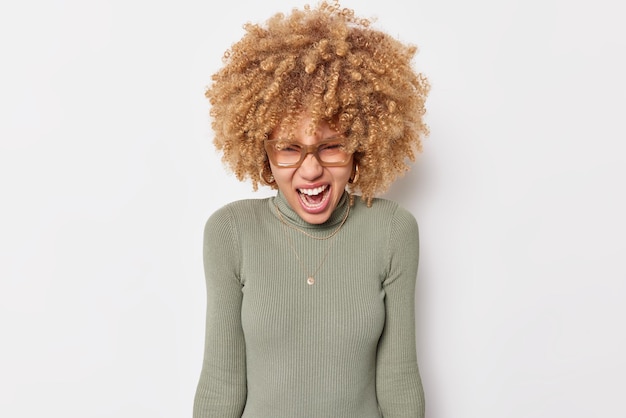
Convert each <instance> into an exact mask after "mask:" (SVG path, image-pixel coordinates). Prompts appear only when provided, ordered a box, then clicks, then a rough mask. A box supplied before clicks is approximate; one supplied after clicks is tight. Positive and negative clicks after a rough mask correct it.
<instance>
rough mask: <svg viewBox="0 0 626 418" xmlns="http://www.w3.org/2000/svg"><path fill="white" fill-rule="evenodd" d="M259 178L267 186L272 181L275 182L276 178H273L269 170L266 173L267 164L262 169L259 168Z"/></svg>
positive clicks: (271, 183) (270, 184)
mask: <svg viewBox="0 0 626 418" xmlns="http://www.w3.org/2000/svg"><path fill="white" fill-rule="evenodd" d="M261 178H262V179H263V181H264V182H265V183H266V184H267V185H268V186H272V185H273V184H274V183H276V179H275V178H274V175H273V174H272V172H271V170H270V172H269V174H268V167H267V166H264V167H263V169H261Z"/></svg>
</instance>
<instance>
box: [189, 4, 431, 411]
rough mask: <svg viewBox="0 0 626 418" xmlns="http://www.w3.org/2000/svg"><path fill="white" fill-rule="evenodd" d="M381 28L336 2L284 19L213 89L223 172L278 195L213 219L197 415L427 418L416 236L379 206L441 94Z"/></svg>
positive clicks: (235, 58)
mask: <svg viewBox="0 0 626 418" xmlns="http://www.w3.org/2000/svg"><path fill="white" fill-rule="evenodd" d="M369 23H370V22H369V21H367V20H364V19H359V18H357V17H355V16H354V13H353V12H352V11H351V10H347V9H341V8H340V7H339V5H338V4H337V3H333V4H329V3H326V2H322V3H320V4H319V5H318V6H317V7H316V8H310V7H308V6H307V7H305V8H304V10H293V11H292V12H291V14H289V15H287V16H285V15H282V14H277V15H275V16H273V17H272V18H270V19H269V20H268V21H267V22H266V23H265V24H264V25H253V24H248V25H246V27H245V29H246V34H245V35H244V36H243V38H242V39H241V40H240V41H239V42H237V43H235V44H234V45H233V46H232V47H231V49H230V50H229V51H227V53H226V54H225V56H224V66H223V68H222V69H221V70H219V71H218V72H217V73H216V74H214V75H213V77H212V80H213V82H212V84H211V86H210V87H209V88H208V89H207V91H206V96H207V98H208V99H209V100H210V104H211V116H212V118H213V122H212V127H213V129H214V131H215V140H214V142H215V145H216V147H217V148H218V149H219V150H221V151H222V152H223V160H224V162H225V163H226V164H227V165H228V166H229V167H230V168H231V169H232V170H233V171H234V173H235V174H236V176H237V178H238V179H240V180H246V179H249V180H251V182H252V185H253V188H254V189H255V190H256V189H257V187H258V185H259V184H263V185H266V186H269V187H271V188H274V189H277V194H276V196H275V197H272V198H268V199H250V200H243V201H237V202H233V203H231V204H228V205H226V206H224V207H223V208H221V209H219V210H218V211H216V212H215V213H214V214H213V215H212V216H211V217H210V218H209V220H208V221H207V224H206V228H205V241H204V262H205V272H206V283H207V317H206V346H205V356H204V363H203V368H202V372H201V376H200V382H199V384H198V388H197V392H196V397H195V403H194V417H195V418H208V417H219V418H223V417H238V418H239V417H245V418H283V417H285V418H286V417H288V418H302V417H325V418H326V417H333V418H344V417H345V418H348V417H354V418H374V417H376V418H380V417H385V418H389V417H423V416H424V399H423V390H422V385H421V381H420V376H419V371H418V366H417V360H416V350H415V321H414V289H415V279H416V274H417V262H418V230H417V224H416V222H415V219H414V217H413V216H412V215H411V214H410V213H409V212H408V211H406V210H404V209H403V208H401V207H399V206H398V205H397V204H396V203H394V202H391V201H389V200H385V199H380V198H375V195H376V194H378V193H381V192H383V191H385V190H386V189H387V188H388V186H389V185H390V184H391V183H392V182H393V180H395V179H396V178H397V177H398V176H399V175H401V174H402V173H403V172H404V171H405V170H406V169H407V165H406V161H407V160H414V158H415V152H418V151H419V150H420V148H421V139H422V138H423V137H424V136H425V135H426V134H427V127H426V125H425V124H424V122H423V114H424V101H425V99H426V96H427V93H428V83H427V81H426V79H425V78H424V77H423V76H422V75H421V74H418V73H415V72H414V71H413V69H412V67H411V60H412V57H413V56H414V54H415V52H416V48H415V47H413V46H407V45H404V44H402V43H400V42H398V41H397V40H395V39H393V38H391V37H390V36H388V35H387V34H384V33H382V32H380V31H377V30H374V29H372V28H370V26H369ZM354 193H359V194H360V198H357V197H354Z"/></svg>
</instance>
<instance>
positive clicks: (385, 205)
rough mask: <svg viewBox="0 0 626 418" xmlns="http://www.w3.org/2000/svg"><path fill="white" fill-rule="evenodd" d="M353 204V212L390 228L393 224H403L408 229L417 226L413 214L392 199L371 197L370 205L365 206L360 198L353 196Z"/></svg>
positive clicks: (368, 220)
mask: <svg viewBox="0 0 626 418" xmlns="http://www.w3.org/2000/svg"><path fill="white" fill-rule="evenodd" d="M354 206H355V207H354V210H355V212H356V213H358V214H359V215H360V216H362V217H363V218H364V219H366V220H367V222H376V223H384V224H386V225H388V226H389V227H392V228H393V227H395V226H400V227H402V226H405V227H408V228H410V229H414V228H417V221H416V219H415V216H413V214H412V213H411V212H410V211H409V210H407V209H406V208H405V207H403V206H401V205H400V204H399V203H397V202H395V201H393V200H389V199H384V198H380V197H378V198H374V199H372V205H371V206H370V207H367V205H366V204H365V202H363V201H362V200H361V199H360V198H355V205H354Z"/></svg>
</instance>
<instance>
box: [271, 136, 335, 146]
mask: <svg viewBox="0 0 626 418" xmlns="http://www.w3.org/2000/svg"><path fill="white" fill-rule="evenodd" d="M333 139H346V137H345V136H344V135H343V134H337V135H333V136H329V137H328V138H322V139H320V142H325V141H331V140H333ZM268 141H280V142H289V143H298V144H302V142H300V141H297V140H289V139H285V138H274V139H268ZM302 145H304V144H302Z"/></svg>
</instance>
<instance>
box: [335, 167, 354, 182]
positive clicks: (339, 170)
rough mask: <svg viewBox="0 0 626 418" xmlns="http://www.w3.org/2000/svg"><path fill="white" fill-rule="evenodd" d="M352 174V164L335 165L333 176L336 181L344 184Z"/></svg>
mask: <svg viewBox="0 0 626 418" xmlns="http://www.w3.org/2000/svg"><path fill="white" fill-rule="evenodd" d="M350 174H352V165H348V166H345V167H334V173H333V177H334V178H335V181H336V182H337V183H339V184H341V185H343V186H345V185H346V184H347V183H348V180H349V179H350Z"/></svg>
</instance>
